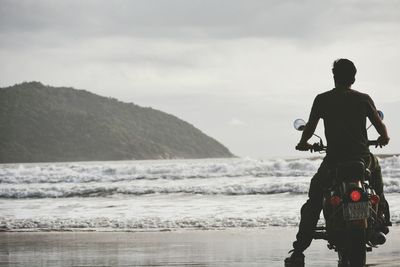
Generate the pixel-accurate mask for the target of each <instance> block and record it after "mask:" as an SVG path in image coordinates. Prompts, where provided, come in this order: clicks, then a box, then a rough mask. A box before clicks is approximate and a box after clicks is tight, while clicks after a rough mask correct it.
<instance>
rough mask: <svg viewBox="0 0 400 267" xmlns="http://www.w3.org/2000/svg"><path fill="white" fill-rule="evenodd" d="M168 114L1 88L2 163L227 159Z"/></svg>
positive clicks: (60, 90)
mask: <svg viewBox="0 0 400 267" xmlns="http://www.w3.org/2000/svg"><path fill="white" fill-rule="evenodd" d="M231 156H233V155H232V154H231V152H230V151H229V150H228V149H227V148H226V147H224V146H223V145H222V144H220V143H219V142H218V141H216V140H215V139H213V138H211V137H209V136H207V135H205V134H204V133H202V132H201V131H200V130H198V129H196V128H195V127H194V126H192V125H191V124H189V123H187V122H185V121H183V120H180V119H178V118H177V117H175V116H172V115H170V114H167V113H164V112H161V111H158V110H155V109H152V108H143V107H140V106H137V105H135V104H132V103H123V102H120V101H118V100H116V99H113V98H107V97H102V96H98V95H95V94H93V93H90V92H88V91H85V90H76V89H73V88H66V87H51V86H45V85H43V84H41V83H39V82H27V83H22V84H17V85H14V86H11V87H6V88H0V162H1V163H6V162H51V161H86V160H123V159H168V158H212V157H231Z"/></svg>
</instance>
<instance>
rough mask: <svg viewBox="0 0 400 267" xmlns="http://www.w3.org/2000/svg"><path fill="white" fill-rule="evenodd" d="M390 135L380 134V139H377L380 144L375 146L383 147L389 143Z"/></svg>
mask: <svg viewBox="0 0 400 267" xmlns="http://www.w3.org/2000/svg"><path fill="white" fill-rule="evenodd" d="M389 140H390V138H389V136H383V135H381V136H379V137H378V139H377V140H376V141H378V144H377V145H376V146H375V147H378V146H380V147H382V146H386V145H387V144H389Z"/></svg>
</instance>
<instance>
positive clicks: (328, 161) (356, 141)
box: [285, 59, 390, 266]
mask: <svg viewBox="0 0 400 267" xmlns="http://www.w3.org/2000/svg"><path fill="white" fill-rule="evenodd" d="M332 72H333V79H334V82H335V88H334V89H332V90H330V91H327V92H325V93H322V94H319V95H317V97H316V98H315V100H314V103H313V106H312V109H311V113H310V118H309V120H308V122H307V124H306V126H305V128H304V131H303V134H302V136H301V139H300V142H299V143H298V145H297V146H296V149H297V150H300V151H307V150H309V149H310V148H311V144H309V143H308V140H309V139H310V138H311V137H312V135H313V133H314V131H315V128H316V127H317V124H318V121H319V119H323V120H324V127H325V136H326V140H327V151H326V157H325V158H324V160H323V162H322V163H321V166H320V168H319V169H318V172H317V173H316V174H315V175H314V177H313V178H312V179H311V183H310V189H309V193H308V196H309V199H308V200H307V202H306V203H305V204H304V205H303V207H302V208H301V220H300V225H299V231H298V233H297V235H296V241H295V242H294V243H293V248H294V249H293V250H292V251H291V252H293V253H292V255H291V256H290V257H288V258H286V259H285V266H304V254H303V251H304V250H305V249H306V248H307V247H309V246H310V244H311V241H312V239H313V233H314V229H315V226H316V224H317V222H318V219H319V215H320V212H321V210H322V199H323V188H324V187H326V186H327V185H329V182H330V181H328V178H329V176H328V175H327V171H328V169H329V168H330V167H334V166H335V165H336V164H337V162H338V161H343V160H363V161H364V162H365V164H366V165H367V166H369V168H370V170H371V173H372V174H371V179H370V182H371V185H372V186H373V188H374V189H375V191H376V192H377V194H379V195H380V197H381V203H382V205H383V206H382V209H385V210H387V212H385V213H386V214H385V215H386V217H387V218H386V220H387V225H389V223H390V220H389V212H388V206H387V202H386V200H385V198H384V195H383V182H382V174H381V170H380V166H379V163H378V160H377V159H376V157H375V156H373V155H372V154H371V153H370V151H369V148H368V137H367V130H366V118H368V119H369V120H370V121H371V122H372V124H373V125H374V127H375V129H376V130H377V131H378V133H379V134H380V136H379V138H378V140H377V141H378V144H379V145H380V146H384V145H387V144H388V143H389V139H390V138H389V136H388V133H387V130H386V126H385V125H384V123H383V122H382V120H381V119H380V117H379V115H378V113H377V110H376V108H375V105H374V102H373V101H372V99H371V98H370V97H369V95H367V94H363V93H360V92H358V91H355V90H353V89H351V86H352V84H353V83H354V82H355V75H356V72H357V69H356V67H355V66H354V63H353V62H351V61H350V60H348V59H338V60H336V61H335V62H334V63H333V69H332Z"/></svg>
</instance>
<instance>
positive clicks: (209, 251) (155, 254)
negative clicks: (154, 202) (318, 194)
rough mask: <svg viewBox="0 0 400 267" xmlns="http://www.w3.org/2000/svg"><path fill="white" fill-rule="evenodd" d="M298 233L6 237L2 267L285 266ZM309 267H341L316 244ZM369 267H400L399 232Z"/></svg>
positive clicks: (0, 245)
mask: <svg viewBox="0 0 400 267" xmlns="http://www.w3.org/2000/svg"><path fill="white" fill-rule="evenodd" d="M296 230H297V229H296V228H295V227H267V228H264V229H225V230H191V231H190V230H182V231H180V230H178V231H167V232H3V233H0V251H1V252H0V253H1V254H0V265H1V266H32V267H33V266H283V259H284V258H285V257H286V256H287V255H288V254H287V253H288V250H289V249H290V248H291V242H292V241H293V238H294V236H295V233H296ZM305 255H306V266H337V255H336V253H335V252H334V251H331V250H329V249H327V247H326V242H325V241H323V240H314V242H313V243H312V245H311V247H310V248H309V249H308V250H307V251H306V252H305ZM367 264H368V265H367V266H382V267H383V266H400V228H398V227H394V228H391V233H389V236H388V241H387V243H386V244H384V245H382V246H381V247H379V248H377V249H374V250H373V251H372V252H368V253H367Z"/></svg>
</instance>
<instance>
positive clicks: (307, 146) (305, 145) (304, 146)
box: [296, 142, 312, 151]
mask: <svg viewBox="0 0 400 267" xmlns="http://www.w3.org/2000/svg"><path fill="white" fill-rule="evenodd" d="M311 148H312V145H311V144H309V143H307V142H305V143H302V142H300V143H298V144H297V146H296V150H299V151H308V150H310V149H311Z"/></svg>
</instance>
